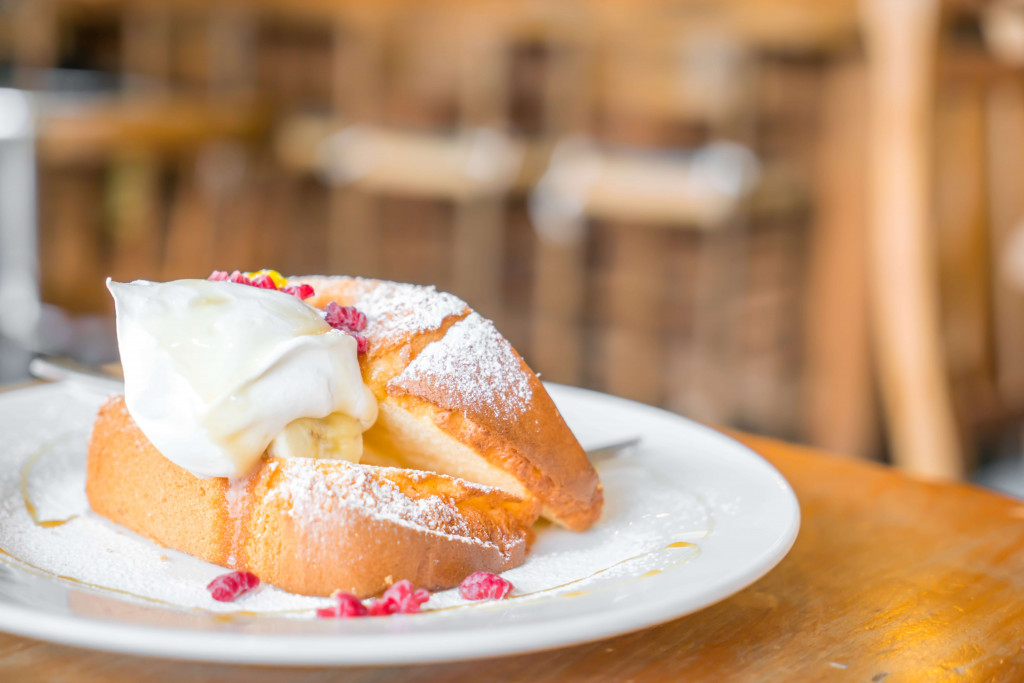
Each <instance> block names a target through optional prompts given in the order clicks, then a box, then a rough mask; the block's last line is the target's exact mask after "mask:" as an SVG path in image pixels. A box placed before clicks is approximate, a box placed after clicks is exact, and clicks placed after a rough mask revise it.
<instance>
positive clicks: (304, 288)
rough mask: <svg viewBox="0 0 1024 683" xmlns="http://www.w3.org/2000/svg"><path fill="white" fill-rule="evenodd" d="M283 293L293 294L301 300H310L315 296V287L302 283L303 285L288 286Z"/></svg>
mask: <svg viewBox="0 0 1024 683" xmlns="http://www.w3.org/2000/svg"><path fill="white" fill-rule="evenodd" d="M281 291H282V292H284V293H286V294H291V295H292V296H297V297H299V298H300V299H308V298H309V297H311V296H313V293H314V292H313V287H312V286H310V285H307V284H306V283H302V284H301V285H287V286H286V287H285V288H284V289H282V290H281Z"/></svg>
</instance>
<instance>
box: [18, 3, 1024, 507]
mask: <svg viewBox="0 0 1024 683" xmlns="http://www.w3.org/2000/svg"><path fill="white" fill-rule="evenodd" d="M1022 178H1024V0H999V1H992V2H982V1H981V0H977V1H974V0H948V1H947V2H938V1H937V0H863V1H861V2H857V1H855V0H830V1H829V2H820V1H819V0H673V1H668V0H659V1H654V0H638V1H635V2H623V1H612V0H557V1H548V2H530V1H528V0H527V1H520V2H508V1H505V2H495V1H492V0H484V1H481V2H465V1H462V2H460V1H459V0H446V1H441V0H436V1H430V0H420V1H417V2H411V1H404V2H403V1H401V0H391V1H389V2H380V3H360V2H346V1H345V0H288V1H284V0H248V1H243V0H204V1H203V2H199V1H198V0H196V1H190V0H176V1H170V0H0V380H3V381H8V382H9V381H16V380H19V379H22V378H24V377H25V376H26V366H27V361H28V359H29V358H30V356H31V354H32V353H34V352H40V351H41V352H47V353H57V354H66V355H71V356H74V357H76V358H79V359H81V360H85V361H88V362H104V361H110V360H113V359H115V358H116V347H115V344H114V337H113V323H112V319H111V317H110V316H111V313H112V306H111V301H110V298H109V296H108V295H107V293H106V291H105V288H104V279H105V278H106V277H107V276H110V277H113V278H115V279H119V280H130V279H134V278H146V279H155V280H165V279H173V278H179V277H205V276H206V275H207V274H208V273H209V272H210V271H211V270H213V269H222V270H234V269H241V270H254V269H259V268H264V267H266V268H274V269H277V270H279V271H281V272H283V273H285V274H288V273H345V274H354V275H363V276H369V277H382V278H387V279H393V280H402V281H409V282H416V283H428V284H435V285H437V287H438V288H440V289H444V290H449V291H452V292H454V293H456V294H458V295H459V296H461V297H462V298H464V299H466V300H467V301H468V302H469V303H470V304H471V305H472V306H473V307H475V308H476V309H478V310H479V311H480V312H482V313H483V314H484V315H486V316H488V317H490V318H493V319H494V320H495V322H496V324H497V325H498V327H499V329H501V330H502V331H503V332H504V333H505V334H506V336H507V337H508V338H509V339H510V340H511V341H512V343H513V345H515V346H516V348H517V349H519V350H520V352H521V353H522V354H523V356H524V357H525V358H526V359H527V361H528V362H529V363H530V364H531V365H532V366H533V367H534V369H536V370H537V371H539V372H540V373H541V374H542V376H543V377H544V378H545V379H547V380H551V381H555V382H564V383H569V384H575V385H581V386H585V387H591V388H594V389H598V390H600V391H605V392H610V393H612V394H617V395H620V396H625V397H628V398H632V399H636V400H639V401H643V402H645V403H650V404H654V405H658V406H662V407H664V408H667V409H669V410H672V411H676V412H679V413H681V414H683V415H687V416H689V417H692V418H695V419H698V420H702V421H705V422H709V423H712V424H715V425H718V426H727V427H735V428H740V429H744V430H749V431H754V432H759V433H763V434H769V435H772V436H777V437H782V438H785V439H790V440H795V441H799V442H804V443H807V444H811V445H814V446H818V447H824V448H827V449H830V450H833V451H836V452H839V453H843V454H846V455H849V456H853V457H862V458H870V459H877V460H883V461H888V462H892V463H894V464H896V465H898V466H900V467H904V468H906V469H908V470H911V471H914V472H917V473H920V474H923V475H926V476H937V477H953V478H958V477H959V478H964V477H971V478H975V479H976V480H980V481H982V482H983V483H986V484H989V485H993V486H997V487H1000V488H1004V489H1006V490H1011V491H1013V490H1016V491H1018V492H1019V493H1021V494H1022V495H1024V468H1022V467H1021V465H1020V462H1021V456H1020V453H1021V433H1022V429H1021V427H1022V421H1021V418H1022V417H1024V187H1022V185H1021V183H1022Z"/></svg>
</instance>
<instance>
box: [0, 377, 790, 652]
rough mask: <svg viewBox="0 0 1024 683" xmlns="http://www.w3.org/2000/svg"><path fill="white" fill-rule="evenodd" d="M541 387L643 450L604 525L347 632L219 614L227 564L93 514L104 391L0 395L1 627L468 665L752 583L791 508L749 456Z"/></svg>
mask: <svg viewBox="0 0 1024 683" xmlns="http://www.w3.org/2000/svg"><path fill="white" fill-rule="evenodd" d="M548 388H549V390H550V391H551V394H552V396H553V398H554V399H555V402H556V403H557V404H558V406H559V408H560V409H561V410H562V412H563V414H564V415H565V418H566V420H567V421H568V423H569V425H570V426H571V427H572V428H573V430H574V431H575V432H576V434H577V435H578V436H579V438H580V441H581V442H582V443H583V444H584V446H585V447H587V446H594V445H597V444H600V443H602V442H606V441H613V440H615V439H617V438H621V437H624V436H629V435H634V434H635V435H639V436H641V437H642V439H643V440H642V442H641V443H640V445H639V446H638V447H635V448H633V449H632V450H630V451H628V452H626V453H624V454H622V455H620V456H619V457H616V458H614V459H611V460H608V461H604V462H602V463H600V465H599V470H600V473H601V478H602V481H603V483H604V486H605V495H606V506H605V512H604V515H603V516H602V519H601V520H600V522H599V523H598V524H597V525H595V527H594V528H593V529H591V530H590V531H588V532H586V533H583V534H573V533H570V532H566V531H563V530H559V529H555V528H553V527H545V528H542V529H540V530H539V531H538V533H537V540H536V542H535V544H534V547H533V548H532V550H531V553H530V558H529V560H528V561H527V563H526V564H525V565H523V566H522V567H519V568H517V569H514V570H511V571H509V572H507V573H506V576H507V577H508V578H509V579H510V580H511V581H512V582H513V583H514V584H515V585H516V591H515V592H514V593H513V595H514V596H521V597H516V599H512V600H505V601H501V602H498V603H477V604H472V603H465V602H463V601H462V600H461V599H459V598H458V596H457V595H455V594H454V591H447V592H444V593H437V594H435V595H434V596H433V597H432V598H431V600H430V602H429V603H428V604H427V605H426V607H427V608H434V609H435V610H436V611H433V612H430V613H425V614H419V615H410V616H393V617H389V618H367V619H348V620H318V619H315V618H312V616H311V614H312V613H311V611H310V610H311V609H312V608H313V607H316V606H318V605H321V604H326V602H325V600H323V599H320V598H307V597H300V596H294V595H290V594H287V593H285V592H283V591H280V590H278V589H275V588H273V587H270V586H262V587H261V588H260V590H259V591H257V592H256V593H254V594H251V595H247V596H244V597H243V598H241V599H240V600H239V601H237V602H236V603H229V604H226V605H225V604H222V603H216V602H214V601H213V600H212V599H210V598H209V596H208V595H207V594H206V591H205V588H204V587H205V585H206V583H207V582H208V581H209V580H210V578H212V577H213V576H216V575H217V574H219V573H221V572H223V571H224V570H222V569H220V568H218V567H214V566H212V565H208V564H206V563H204V562H200V561H199V560H196V559H194V558H191V557H189V556H186V555H183V554H181V553H176V552H173V551H168V550H166V549H163V548H160V547H158V546H156V545H155V544H153V543H151V542H149V541H147V540H145V539H142V538H140V537H138V536H136V535H134V534H131V533H130V532H127V531H124V530H121V529H120V528H118V527H117V526H116V525H114V524H111V523H110V522H108V521H106V520H104V519H102V518H100V517H98V516H96V515H94V514H92V513H91V512H90V511H89V510H88V506H87V504H86V500H85V495H84V492H83V485H84V479H85V472H84V458H85V448H86V443H87V440H88V434H89V429H90V425H91V422H92V419H93V416H94V414H95V410H96V407H97V406H98V405H99V403H100V402H101V401H102V398H101V397H97V396H96V395H94V394H89V393H87V392H86V391H84V390H80V389H76V388H74V387H68V386H64V385H61V384H52V385H41V386H34V387H29V388H25V389H18V390H14V391H9V392H6V393H3V394H0V434H2V435H3V436H4V442H5V443H4V448H3V449H2V451H0V549H2V550H3V553H0V560H2V561H3V562H2V563H0V630H6V631H10V632H12V633H18V634H22V635H25V636H30V637H33V638H40V639H44V640H52V641H57V642H62V643H68V644H72V645H78V646H83V647H90V648H97V649H103V650H115V651H120V652H128V653H134V654H145V655H157V656H162V657H178V658H185V659H197V660H208V661H221V662H242V663H254V664H255V663H260V664H305V665H317V664H321V665H322V664H400V663H411V662H429V661H443V660H456V659H472V658H478V657H489V656H496V655H506V654H515V653H523V652H530V651H536V650H542V649H548V648H554V647H560V646H565V645H571V644H576V643H582V642H586V641H590V640H596V639H599V638H607V637H609V636H614V635H618V634H622V633H627V632H629V631H634V630H637V629H641V628H645V627H648V626H653V625H654V624H658V623H661V622H664V621H668V620H670V619H674V618H676V617H679V616H682V615H684V614H688V613H690V612H693V611H695V610H699V609H701V608H704V607H707V606H708V605H711V604H713V603H715V602H717V601H719V600H721V599H723V598H725V597H727V596H729V595H731V594H733V593H735V592H736V591H738V590H740V589H742V588H744V587H745V586H747V585H749V584H751V583H753V582H754V581H756V580H757V579H758V578H760V577H761V576H763V575H764V574H765V573H766V572H768V570H770V569H771V568H772V567H774V566H775V565H776V564H777V563H778V562H779V560H781V559H782V558H783V557H784V556H785V554H786V553H787V552H788V550H789V548H790V547H791V546H792V544H793V541H794V540H795V538H796V534H797V529H798V527H799V521H800V512H799V507H798V506H797V502H796V498H795V497H794V495H793V492H792V490H791V489H790V487H789V485H788V484H787V483H786V481H785V480H784V479H783V478H782V476H781V475H779V473H778V472H777V471H775V469H773V468H772V467H771V466H770V465H769V464H768V463H766V462H765V461H764V460H762V459H761V458H760V457H758V456H757V455H756V454H754V453H753V452H751V451H750V450H748V449H747V448H745V447H744V446H742V445H740V444H738V443H736V442H735V441H733V440H731V439H729V438H727V437H725V436H723V435H721V434H719V433H717V432H715V431H713V430H711V429H708V428H706V427H702V426H700V425H697V424H695V423H693V422H690V421H688V420H685V419H683V418H681V417H678V416H676V415H673V414H671V413H667V412H664V411H661V410H657V409H655V408H651V407H649V406H644V405H641V404H638V403H633V402H631V401H626V400H624V399H619V398H614V397H611V396H606V395H603V394H598V393H595V392H590V391H585V390H582V389H574V388H569V387H564V386H557V385H549V387H548ZM26 464H27V465H28V466H27V467H26ZM23 489H24V490H25V491H26V494H27V495H26V494H23ZM26 500H27V501H29V503H30V505H31V506H34V508H35V509H34V513H35V518H36V519H37V520H43V521H46V520H50V521H54V520H63V519H66V518H68V517H72V516H74V518H73V519H71V521H69V522H67V523H65V524H58V525H49V526H40V525H38V524H36V523H34V522H33V518H32V516H31V515H30V512H29V509H28V508H29V506H27V505H26ZM526 594H529V595H526ZM444 608H447V609H444ZM282 612H284V614H282Z"/></svg>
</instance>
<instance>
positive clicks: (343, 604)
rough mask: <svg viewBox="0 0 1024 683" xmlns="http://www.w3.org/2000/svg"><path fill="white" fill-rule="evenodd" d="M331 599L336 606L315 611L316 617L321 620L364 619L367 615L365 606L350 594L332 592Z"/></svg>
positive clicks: (367, 611)
mask: <svg viewBox="0 0 1024 683" xmlns="http://www.w3.org/2000/svg"><path fill="white" fill-rule="evenodd" d="M331 597H332V598H334V599H335V600H336V601H337V604H335V605H331V606H330V607H321V608H319V609H318V610H317V611H316V615H317V616H318V617H321V618H323V619H347V618H348V617H365V616H366V615H367V614H369V610H367V609H366V605H364V604H363V603H362V601H361V600H360V599H359V598H357V597H356V596H354V595H352V594H351V593H343V592H342V591H334V592H333V593H331Z"/></svg>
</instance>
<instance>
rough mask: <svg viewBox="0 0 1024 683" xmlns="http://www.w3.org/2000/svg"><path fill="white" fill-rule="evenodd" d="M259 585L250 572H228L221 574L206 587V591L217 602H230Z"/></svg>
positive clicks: (258, 580) (257, 578)
mask: <svg viewBox="0 0 1024 683" xmlns="http://www.w3.org/2000/svg"><path fill="white" fill-rule="evenodd" d="M259 585H260V579H259V577H258V576H256V575H255V574H253V573H252V572H228V573H227V574H221V575H220V576H218V577H217V578H215V579H214V580H213V581H211V582H210V583H209V584H208V585H207V586H206V590H208V591H210V595H211V596H213V599H214V600H217V601H218V602H232V601H233V600H236V599H237V598H238V597H240V596H242V595H245V594H246V593H248V592H249V591H252V590H255V589H256V588H257V587H258V586H259Z"/></svg>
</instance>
